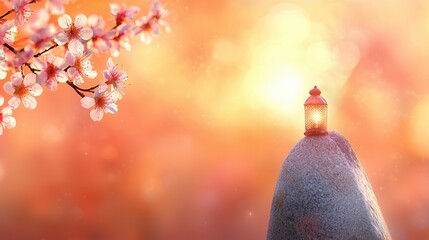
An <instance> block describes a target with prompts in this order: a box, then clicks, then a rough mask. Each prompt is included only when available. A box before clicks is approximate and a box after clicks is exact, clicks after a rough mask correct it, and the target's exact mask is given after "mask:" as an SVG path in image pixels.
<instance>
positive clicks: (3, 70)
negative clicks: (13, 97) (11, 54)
mask: <svg viewBox="0 0 429 240" xmlns="http://www.w3.org/2000/svg"><path fill="white" fill-rule="evenodd" d="M3 57H4V56H3ZM8 70H9V68H8V67H7V62H6V61H4V58H3V59H2V60H1V61H0V80H3V79H5V78H6V76H7V71H8Z"/></svg>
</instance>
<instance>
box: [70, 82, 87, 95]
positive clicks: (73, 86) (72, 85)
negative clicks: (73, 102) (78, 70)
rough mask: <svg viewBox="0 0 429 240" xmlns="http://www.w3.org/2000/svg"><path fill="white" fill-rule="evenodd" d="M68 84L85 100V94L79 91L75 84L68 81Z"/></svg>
mask: <svg viewBox="0 0 429 240" xmlns="http://www.w3.org/2000/svg"><path fill="white" fill-rule="evenodd" d="M67 84H68V85H69V86H70V87H72V88H73V89H74V90H75V92H76V93H77V94H79V96H80V97H81V98H84V97H85V94H83V93H82V92H80V91H79V90H78V89H77V86H76V85H74V84H73V82H71V81H67Z"/></svg>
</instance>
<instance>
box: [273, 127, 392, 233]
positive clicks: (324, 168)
mask: <svg viewBox="0 0 429 240" xmlns="http://www.w3.org/2000/svg"><path fill="white" fill-rule="evenodd" d="M267 239H269V240H276V239H294V240H299V239H365V240H372V239H391V237H390V234H389V232H388V229H387V227H386V224H385V222H384V219H383V216H382V215H381V211H380V209H379V207H378V204H377V200H376V198H375V196H374V193H373V191H372V188H371V185H370V183H369V181H368V178H367V176H366V175H365V172H364V170H363V168H362V167H361V165H360V164H359V160H358V159H357V157H356V155H355V153H354V151H353V149H352V148H351V146H350V144H349V143H348V141H347V140H346V139H345V138H344V137H343V136H341V135H340V134H339V133H336V132H330V133H329V134H327V135H322V136H311V137H304V138H303V139H302V140H301V141H300V142H299V143H298V144H296V145H295V147H294V148H293V149H292V151H291V152H290V154H289V156H288V157H287V158H286V160H285V162H284V163H283V166H282V169H281V172H280V176H279V179H278V181H277V186H276V189H275V192H274V197H273V202H272V206H271V216H270V223H269V227H268V236H267Z"/></svg>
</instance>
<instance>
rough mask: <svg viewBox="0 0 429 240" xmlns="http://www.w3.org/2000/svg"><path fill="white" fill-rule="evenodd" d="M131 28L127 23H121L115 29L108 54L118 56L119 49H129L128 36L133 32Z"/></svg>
mask: <svg viewBox="0 0 429 240" xmlns="http://www.w3.org/2000/svg"><path fill="white" fill-rule="evenodd" d="M131 30H132V28H131V25H129V24H122V25H120V26H119V27H118V28H117V29H116V32H115V36H114V37H113V39H112V41H111V44H112V46H111V48H110V54H111V55H112V56H113V57H118V56H119V52H120V50H121V49H125V50H127V51H131V44H130V37H131V36H132V34H133V33H132V31H131Z"/></svg>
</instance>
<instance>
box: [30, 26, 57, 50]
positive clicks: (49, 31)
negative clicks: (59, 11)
mask: <svg viewBox="0 0 429 240" xmlns="http://www.w3.org/2000/svg"><path fill="white" fill-rule="evenodd" d="M54 36H55V27H54V26H53V25H52V24H49V25H48V26H46V27H44V28H41V29H39V30H38V31H37V33H34V34H33V35H31V36H30V40H31V41H32V42H33V43H34V47H35V48H36V49H45V48H48V47H50V46H51V45H52V40H53V39H54Z"/></svg>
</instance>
